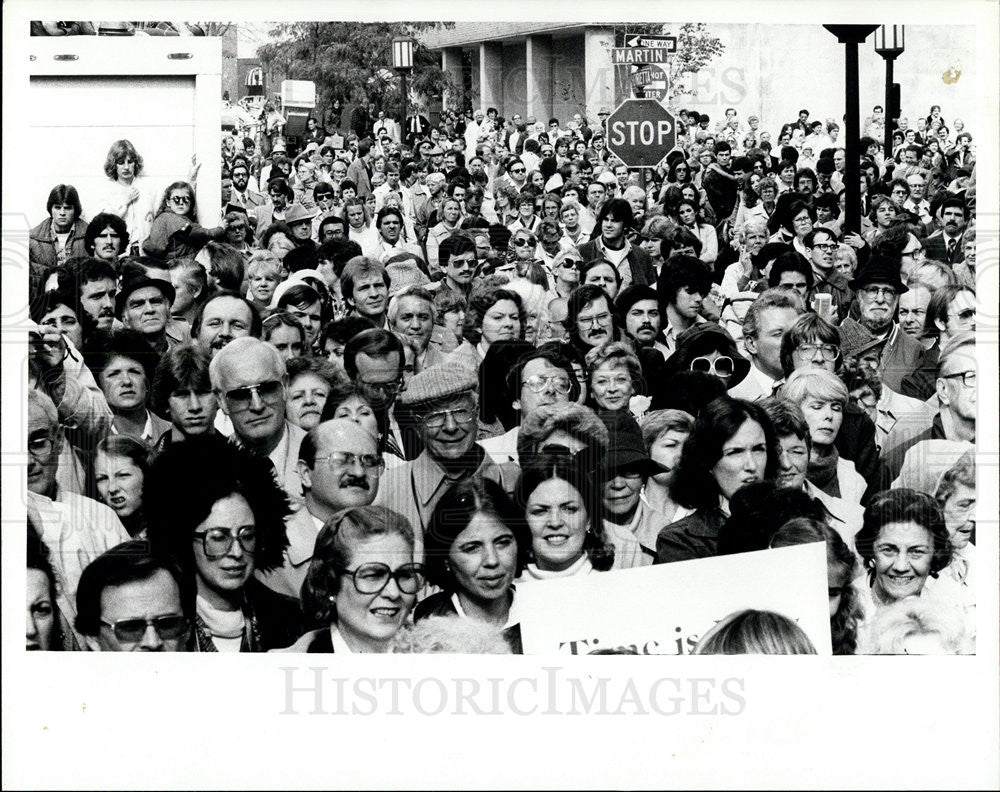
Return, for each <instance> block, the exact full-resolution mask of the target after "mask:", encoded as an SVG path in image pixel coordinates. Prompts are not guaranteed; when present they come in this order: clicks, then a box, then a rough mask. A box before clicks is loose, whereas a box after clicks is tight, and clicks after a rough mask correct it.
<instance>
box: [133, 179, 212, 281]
mask: <svg viewBox="0 0 1000 792" xmlns="http://www.w3.org/2000/svg"><path fill="white" fill-rule="evenodd" d="M225 238H226V227H225V226H217V227H216V228H204V227H203V226H201V225H199V224H198V207H197V203H196V201H195V197H194V188H193V187H192V186H191V185H190V184H188V183H187V182H184V181H176V182H174V183H173V184H171V185H170V186H169V187H167V189H166V190H165V191H164V192H163V202H162V203H161V204H160V208H159V209H158V210H157V212H156V217H154V218H153V222H152V224H151V225H150V227H149V238H148V239H146V241H145V242H144V243H143V246H142V249H143V252H144V253H145V254H146V255H147V256H151V257H152V258H157V259H166V260H167V261H169V260H171V259H177V258H189V257H192V256H194V255H195V254H196V253H198V251H200V250H201V249H202V248H203V247H204V246H205V244H206V243H207V242H211V241H212V240H223V239H225Z"/></svg>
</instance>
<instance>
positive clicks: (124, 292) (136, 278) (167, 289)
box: [115, 263, 177, 318]
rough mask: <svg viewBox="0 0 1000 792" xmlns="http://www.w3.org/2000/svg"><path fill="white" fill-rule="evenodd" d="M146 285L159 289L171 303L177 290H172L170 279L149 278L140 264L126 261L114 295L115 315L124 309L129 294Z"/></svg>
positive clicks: (120, 313) (119, 315) (119, 314)
mask: <svg viewBox="0 0 1000 792" xmlns="http://www.w3.org/2000/svg"><path fill="white" fill-rule="evenodd" d="M147 286H153V287H154V288H157V289H159V290H160V291H161V292H162V293H163V296H164V297H166V298H167V302H168V303H170V304H173V302H174V297H176V296H177V292H176V291H174V285H173V284H172V283H171V282H170V281H168V280H164V279H163V278H151V277H149V275H148V273H147V272H146V269H145V268H144V267H143V266H142V265H141V264H133V263H127V264H126V265H125V267H124V269H123V270H122V277H121V285H120V286H119V288H118V294H117V295H116V296H115V315H116V316H118V317H119V318H121V315H122V312H123V311H124V310H125V301H126V300H128V298H129V296H131V295H132V293H133V292H136V291H138V290H139V289H144V288H146V287H147Z"/></svg>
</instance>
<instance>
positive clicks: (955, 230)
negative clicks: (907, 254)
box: [924, 198, 968, 265]
mask: <svg viewBox="0 0 1000 792" xmlns="http://www.w3.org/2000/svg"><path fill="white" fill-rule="evenodd" d="M939 215H940V218H941V229H940V230H939V231H936V232H935V233H933V234H931V235H930V236H929V237H927V239H926V240H925V241H924V256H925V257H926V258H929V259H934V260H935V261H945V262H947V263H948V264H952V265H954V264H958V263H959V262H962V261H965V245H963V244H962V236H963V234H964V233H965V224H966V222H967V220H968V215H967V213H966V209H965V202H964V201H963V200H962V199H961V198H948V199H946V200H944V201H942V203H941V208H940V210H939Z"/></svg>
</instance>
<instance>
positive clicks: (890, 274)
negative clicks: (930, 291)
mask: <svg viewBox="0 0 1000 792" xmlns="http://www.w3.org/2000/svg"><path fill="white" fill-rule="evenodd" d="M899 269H900V265H899V262H898V261H893V260H892V259H889V258H886V257H885V256H882V255H879V254H878V253H874V254H872V257H871V258H869V259H868V261H866V262H865V263H864V265H863V266H862V267H861V268H860V269H859V270H858V271H857V273H856V274H855V275H854V280H852V281H851V282H850V284H849V285H850V287H851V288H852V289H853V290H854V291H857V290H858V289H863V288H864V287H865V286H869V285H871V284H872V283H884V284H885V285H886V286H892V287H893V288H894V289H895V290H896V293H897V294H904V293H905V292H907V291H909V289H907V288H906V286H904V285H903V281H902V280H901V278H900V276H899Z"/></svg>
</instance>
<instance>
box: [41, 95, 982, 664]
mask: <svg viewBox="0 0 1000 792" xmlns="http://www.w3.org/2000/svg"><path fill="white" fill-rule="evenodd" d="M264 113H265V116H266V117H265V118H264V120H263V122H262V123H261V124H260V125H259V129H258V134H257V135H256V138H255V139H252V138H249V137H246V138H244V137H242V136H240V135H239V134H231V133H226V134H225V135H224V136H223V141H222V148H221V151H222V166H223V181H222V185H221V187H222V189H221V195H222V204H221V217H222V223H221V224H220V225H217V226H213V225H212V224H211V223H210V222H207V218H208V217H209V216H212V217H215V216H216V214H217V212H216V210H215V209H212V210H208V211H205V210H202V209H201V208H200V207H199V206H198V205H197V202H196V199H195V196H196V189H195V182H194V180H195V179H197V169H194V171H193V172H192V173H191V174H189V175H188V178H186V179H178V180H177V181H174V182H172V183H170V184H168V185H159V184H156V183H154V180H152V179H151V178H149V177H148V176H147V175H146V173H145V172H144V169H143V155H142V152H140V151H139V150H137V148H136V146H134V145H133V144H132V143H131V142H130V141H129V140H118V141H114V142H113V143H111V145H110V147H109V150H108V154H107V159H106V164H105V173H106V176H107V190H106V197H105V198H103V199H101V201H98V202H97V203H98V204H100V209H99V211H97V212H96V213H95V214H94V215H93V216H92V217H84V216H82V214H83V211H82V207H81V196H80V195H79V194H78V192H77V190H76V189H75V188H74V187H73V186H72V185H69V184H58V185H55V186H54V187H53V188H52V190H51V193H50V195H49V199H48V202H47V205H46V215H47V216H46V217H45V218H44V219H43V220H42V221H41V222H40V223H39V224H38V226H37V227H35V228H34V229H33V230H32V231H31V235H30V284H29V288H30V295H29V296H30V310H31V317H32V320H33V322H34V325H33V328H32V330H31V333H30V341H29V349H30V369H31V371H30V373H31V387H30V389H29V391H28V393H27V399H28V437H27V451H28V470H27V488H28V496H27V500H28V527H27V536H28V553H27V558H28V576H27V582H28V592H27V611H28V619H27V636H26V640H27V648H28V649H44V650H57V649H60V650H82V649H89V650H95V651H134V650H140V651H143V650H150V651H154V650H168V651H171V650H173V651H207V652H213V651H219V652H260V651H272V650H284V651H293V652H297V651H304V652H339V653H343V652H348V653H350V652H415V651H416V652H423V651H464V652H473V653H475V652H482V653H515V654H516V653H520V652H522V651H523V648H522V643H521V631H520V624H521V620H522V619H526V618H530V614H526V613H524V612H523V609H522V608H521V607H520V606H519V600H518V596H517V592H518V591H519V590H521V589H522V587H524V586H544V585H547V584H546V583H545V582H544V581H550V580H554V579H560V578H568V577H575V576H587V575H601V574H604V573H605V572H607V571H608V570H625V569H630V568H635V567H640V566H646V565H652V564H669V563H675V562H680V561H688V560H695V559H706V558H711V557H714V556H720V555H729V554H738V553H749V552H753V551H766V550H770V549H775V548H782V547H788V546H791V545H801V544H807V543H822V544H823V545H825V552H826V557H827V581H826V588H827V589H828V595H829V616H830V628H831V637H832V646H833V651H834V653H835V654H855V653H858V654H860V653H872V654H907V653H909V654H940V653H969V652H974V651H975V633H976V627H975V625H976V621H975V565H976V560H975V546H976V533H975V526H976V523H975V504H976V484H975V481H976V480H975V426H976V393H977V386H976V358H975V339H974V331H975V324H976V295H975V273H976V254H975V251H976V245H975V214H976V212H975V177H976V171H975V152H974V148H973V147H972V145H971V144H972V138H971V136H970V134H969V133H968V132H967V131H966V130H965V129H964V126H963V124H962V122H961V121H960V120H959V119H955V120H954V122H953V123H952V124H951V126H950V127H949V126H948V124H947V123H946V122H945V120H944V117H943V116H942V114H941V109H940V108H939V107H936V106H935V107H932V108H931V109H930V112H929V114H928V115H927V116H926V118H920V119H919V120H918V121H917V122H916V123H914V124H912V125H911V124H910V123H909V122H908V121H907V120H906V119H898V121H893V122H892V123H893V124H894V126H896V127H898V128H897V130H896V132H897V133H898V134H896V133H894V138H893V139H894V141H895V145H894V150H893V152H892V154H891V156H886V155H884V153H883V151H882V148H881V144H880V142H879V141H881V140H882V139H883V135H884V124H885V123H889V121H888V120H886V119H884V118H883V115H884V114H883V113H882V110H881V108H878V107H877V108H875V109H874V111H873V114H872V116H871V118H869V119H868V120H866V122H865V127H864V130H863V131H864V133H865V137H864V138H862V140H861V145H860V151H861V163H860V165H861V177H860V178H861V191H862V216H861V217H860V218H850V217H847V216H846V207H845V200H844V197H845V196H844V178H845V169H846V164H847V159H846V157H847V155H846V152H845V149H844V148H843V135H842V133H841V129H840V126H839V124H837V123H836V122H834V121H826V122H823V121H814V120H811V117H810V114H809V112H808V111H806V110H802V111H801V112H800V113H799V117H798V119H797V120H796V121H793V122H791V123H787V124H783V125H779V124H777V123H770V124H769V126H770V127H771V128H773V129H774V130H777V134H776V135H775V138H774V142H773V143H772V140H771V136H770V133H769V132H768V131H765V126H764V125H763V124H762V122H761V120H760V119H758V118H756V117H754V116H750V117H749V118H747V119H746V122H745V123H744V121H743V119H741V118H740V116H739V114H738V112H737V110H736V109H734V108H730V109H728V110H726V113H725V118H724V119H722V120H721V121H720V122H719V123H717V124H715V125H714V126H713V124H712V121H711V119H710V118H709V117H708V116H707V115H704V114H701V113H699V112H697V111H694V110H680V111H679V113H678V114H677V115H678V118H679V119H680V122H679V124H678V133H679V134H678V145H677V147H676V148H675V149H674V150H672V151H670V152H664V154H665V156H664V158H663V160H662V162H661V164H660V166H659V167H658V168H656V169H654V170H651V171H649V172H647V174H646V178H642V179H640V178H639V176H640V174H639V173H638V172H636V171H635V170H633V169H630V168H629V167H627V166H626V165H625V164H623V163H621V162H620V161H617V160H616V158H615V157H614V156H613V155H612V154H611V153H610V152H609V151H608V148H607V141H606V139H605V134H604V131H603V121H604V118H605V117H606V116H607V115H608V113H607V111H606V110H602V111H601V113H599V114H598V118H597V119H586V118H584V117H583V116H582V114H577V115H575V116H574V117H573V118H572V119H558V118H552V119H548V120H537V119H535V118H534V117H523V116H522V115H520V114H518V113H514V114H513V115H512V116H511V117H510V118H509V119H504V118H501V117H500V116H499V114H498V112H497V111H496V109H494V108H486V109H484V110H476V111H475V112H474V113H471V114H469V115H468V116H467V117H462V116H460V115H459V114H456V113H452V112H450V111H446V112H445V113H443V114H442V116H441V118H440V120H439V121H438V122H437V123H435V124H432V123H430V121H429V120H428V119H427V118H425V117H423V116H419V115H418V116H414V117H412V118H409V119H407V120H406V123H405V124H403V125H402V128H400V125H398V124H396V123H395V122H392V121H391V120H389V119H387V117H386V114H385V113H378V114H373V115H377V117H374V118H368V119H366V120H365V123H364V124H361V125H359V124H357V123H355V124H354V128H350V127H349V126H345V127H344V128H341V127H340V126H339V125H340V122H341V113H340V111H339V107H338V108H337V111H336V112H328V113H326V114H323V115H322V116H318V117H311V118H310V119H309V120H308V122H307V128H306V132H305V134H304V135H303V136H301V137H299V138H297V139H292V138H286V137H283V126H284V122H283V119H282V117H281V114H280V112H279V111H277V110H276V109H275V107H274V106H269V107H266V108H265V110H264ZM352 120H353V121H355V122H356V121H357V120H358V119H357V117H356V116H352ZM327 124H331V125H332V124H337V126H336V127H331V128H324V127H325V125H327ZM109 142H110V141H109ZM88 198H89V196H88ZM88 205H90V204H89V203H88ZM37 209H38V210H39V215H40V214H41V211H40V209H41V207H37ZM203 222H204V224H203ZM703 585H704V586H705V587H706V588H708V587H725V586H726V585H727V582H726V580H722V579H719V580H712V579H709V578H706V579H704V580H703ZM774 585H780V582H776V583H775V584H774ZM650 605H651V606H652V607H654V608H655V607H657V605H656V603H650ZM665 605H666V603H664V606H665ZM718 618H719V621H718V623H717V624H716V625H715V626H714V627H712V628H711V629H710V630H709V629H706V630H705V633H704V635H703V636H702V638H701V641H700V642H699V644H698V647H697V650H696V651H697V652H698V653H706V654H707V653H748V652H751V653H790V654H794V653H814V652H815V651H816V649H815V646H814V643H813V642H812V641H811V640H810V638H809V637H808V636H806V635H805V633H804V632H803V631H802V629H801V628H799V627H798V626H797V624H796V623H795V621H794V620H792V619H789V618H787V615H783V614H779V613H771V612H761V611H756V610H744V611H737V612H734V613H731V614H725V613H720V614H719V615H718ZM623 651H624V650H623Z"/></svg>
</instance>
